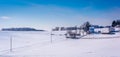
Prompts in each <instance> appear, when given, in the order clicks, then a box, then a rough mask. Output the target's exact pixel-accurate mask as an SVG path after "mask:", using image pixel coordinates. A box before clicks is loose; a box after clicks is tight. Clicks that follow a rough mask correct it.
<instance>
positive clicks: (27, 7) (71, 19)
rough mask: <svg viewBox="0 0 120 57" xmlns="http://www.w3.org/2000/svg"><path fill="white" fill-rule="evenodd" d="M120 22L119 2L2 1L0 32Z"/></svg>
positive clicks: (83, 0) (87, 0)
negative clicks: (2, 30) (2, 29)
mask: <svg viewBox="0 0 120 57" xmlns="http://www.w3.org/2000/svg"><path fill="white" fill-rule="evenodd" d="M116 19H120V0H0V28H9V27H33V28H38V29H50V28H52V27H55V26H75V25H78V26H79V25H81V24H82V23H84V22H86V21H89V22H90V23H91V24H98V25H110V24H111V22H112V20H116Z"/></svg>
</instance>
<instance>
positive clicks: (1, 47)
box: [0, 32, 120, 57]
mask: <svg viewBox="0 0 120 57" xmlns="http://www.w3.org/2000/svg"><path fill="white" fill-rule="evenodd" d="M10 37H12V39H13V51H12V52H10V50H9V49H10V48H9V46H10ZM52 39H53V40H52V43H51V36H50V33H49V32H0V57H120V33H116V34H112V35H108V34H90V35H87V36H85V37H83V38H81V39H66V38H65V36H63V35H53V36H52Z"/></svg>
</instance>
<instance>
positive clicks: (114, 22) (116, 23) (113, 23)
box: [112, 20, 120, 27]
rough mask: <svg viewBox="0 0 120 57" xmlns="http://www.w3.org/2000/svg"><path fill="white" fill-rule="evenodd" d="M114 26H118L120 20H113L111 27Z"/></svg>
mask: <svg viewBox="0 0 120 57" xmlns="http://www.w3.org/2000/svg"><path fill="white" fill-rule="evenodd" d="M115 26H120V20H114V21H113V22H112V27H115Z"/></svg>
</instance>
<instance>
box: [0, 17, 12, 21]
mask: <svg viewBox="0 0 120 57" xmlns="http://www.w3.org/2000/svg"><path fill="white" fill-rule="evenodd" d="M0 19H4V20H7V19H10V17H8V16H1V17H0Z"/></svg>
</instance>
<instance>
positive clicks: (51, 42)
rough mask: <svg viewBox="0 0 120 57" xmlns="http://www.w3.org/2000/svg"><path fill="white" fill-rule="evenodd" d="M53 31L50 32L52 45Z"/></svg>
mask: <svg viewBox="0 0 120 57" xmlns="http://www.w3.org/2000/svg"><path fill="white" fill-rule="evenodd" d="M52 35H53V34H52V30H51V32H50V42H51V43H52Z"/></svg>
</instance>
